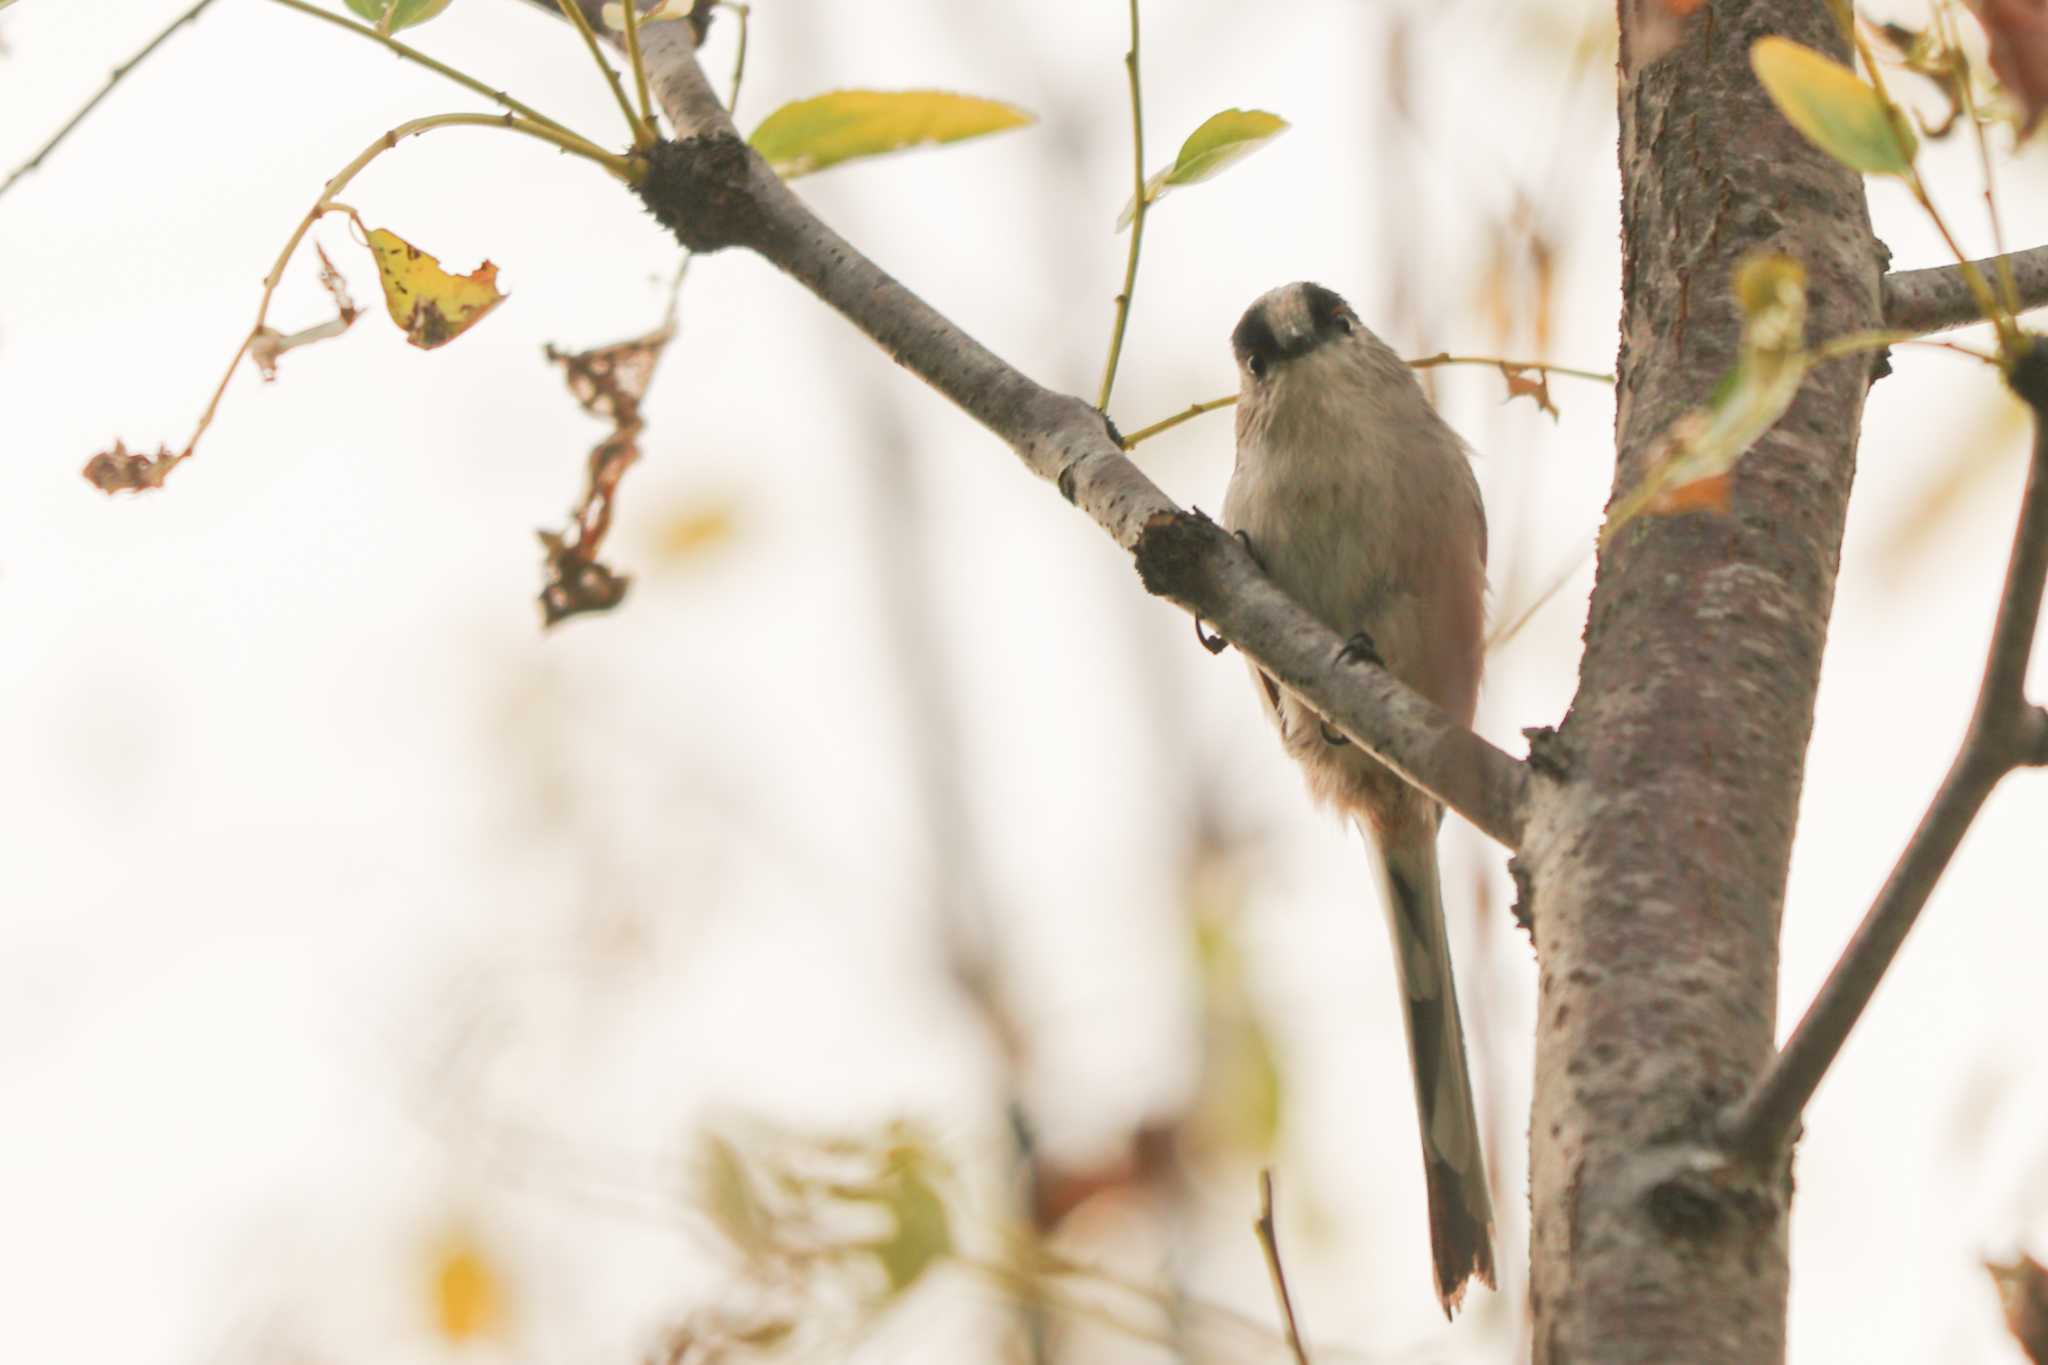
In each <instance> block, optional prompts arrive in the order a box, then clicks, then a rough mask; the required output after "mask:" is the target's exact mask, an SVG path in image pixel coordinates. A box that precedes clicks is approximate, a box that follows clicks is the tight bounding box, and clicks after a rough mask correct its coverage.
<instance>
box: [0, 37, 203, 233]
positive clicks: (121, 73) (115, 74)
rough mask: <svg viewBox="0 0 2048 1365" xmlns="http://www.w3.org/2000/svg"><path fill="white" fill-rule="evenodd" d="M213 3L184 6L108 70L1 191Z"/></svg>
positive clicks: (35, 164) (36, 163)
mask: <svg viewBox="0 0 2048 1365" xmlns="http://www.w3.org/2000/svg"><path fill="white" fill-rule="evenodd" d="M212 3H213V0H199V3H198V4H196V5H194V6H192V8H191V9H188V10H186V11H185V12H184V13H183V14H181V15H179V16H178V17H177V18H175V19H173V20H171V22H170V23H168V24H166V25H164V27H163V31H162V32H160V33H158V34H157V35H156V37H154V38H151V39H150V40H149V42H148V43H147V44H145V45H144V46H143V49H142V51H140V52H138V53H136V54H135V55H134V56H133V57H130V58H129V59H128V60H127V61H125V62H123V63H121V64H120V65H119V66H117V67H115V68H114V69H113V71H112V72H110V73H109V74H108V76H107V83H106V84H105V85H103V86H101V87H100V92H99V93H98V94H97V95H94V96H93V97H92V98H91V99H89V100H87V101H86V102H85V104H84V107H82V108H81V109H79V111H78V112H77V113H75V114H73V115H72V116H71V117H70V118H69V119H67V120H65V123H64V126H63V127H62V128H59V129H58V130H57V131H56V132H55V133H52V134H51V135H50V140H49V141H48V142H45V143H44V144H43V145H42V146H40V147H38V148H36V154H35V155H34V156H32V157H30V158H29V159H28V160H26V161H24V162H22V163H21V164H20V165H19V166H16V167H15V168H14V169H13V170H12V171H10V172H8V174H7V178H6V179H5V180H0V194H5V193H7V191H8V190H9V189H10V188H12V187H13V185H14V182H15V181H17V180H19V179H21V178H22V177H23V176H25V175H27V174H28V173H29V172H30V171H32V170H34V169H35V168H36V167H38V166H40V165H42V164H43V161H44V159H45V158H46V157H48V156H49V155H50V153H51V152H54V151H56V150H57V144H58V143H60V142H62V141H63V140H64V139H65V138H67V137H70V136H71V130H72V129H74V128H76V127H77V126H78V125H79V124H81V123H83V122H85V116H86V115H87V114H90V113H91V112H92V111H93V110H95V109H97V108H99V107H100V101H101V100H104V99H105V98H106V97H107V96H108V95H111V94H113V93H114V87H115V86H117V85H119V84H120V83H121V81H122V79H123V78H124V77H125V76H127V74H128V73H129V72H130V71H133V70H134V69H135V68H136V67H138V66H140V65H141V64H142V63H143V62H144V61H145V60H147V59H148V57H149V54H150V53H152V52H154V51H156V50H157V49H158V48H159V47H161V46H163V42H164V39H166V38H168V37H170V36H171V35H172V34H173V33H176V32H177V31H178V30H179V29H181V28H183V27H184V26H185V25H187V24H189V23H191V22H192V21H193V20H194V19H197V18H198V17H199V16H200V15H201V14H202V13H203V12H204V11H205V10H206V8H207V6H209V5H211V4H212Z"/></svg>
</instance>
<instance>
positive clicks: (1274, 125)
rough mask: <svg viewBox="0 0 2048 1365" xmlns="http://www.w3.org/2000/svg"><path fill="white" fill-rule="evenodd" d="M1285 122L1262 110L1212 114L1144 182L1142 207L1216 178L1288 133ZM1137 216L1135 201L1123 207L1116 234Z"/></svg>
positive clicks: (1228, 110) (1226, 111)
mask: <svg viewBox="0 0 2048 1365" xmlns="http://www.w3.org/2000/svg"><path fill="white" fill-rule="evenodd" d="M1287 128H1288V123H1287V120H1286V119H1284V118H1281V117H1280V116H1279V115H1278V114H1269V113H1267V112H1266V111H1265V110H1263V109H1225V110H1224V111H1223V112H1222V113H1220V114H1214V115H1211V116H1210V117H1209V119H1208V120H1207V121H1206V122H1204V123H1203V124H1202V126H1201V127H1199V128H1197V129H1195V131H1194V132H1192V133H1190V134H1188V140H1187V141H1186V142H1183V143H1181V145H1180V155H1179V156H1177V157H1175V158H1174V159H1173V164H1172V165H1171V166H1168V167H1167V168H1166V169H1165V170H1163V171H1161V172H1159V174H1157V175H1155V176H1153V177H1152V178H1151V179H1150V180H1147V181H1146V182H1145V203H1146V205H1147V206H1148V207H1149V206H1151V205H1153V204H1156V203H1158V202H1159V201H1160V200H1161V199H1163V198H1164V197H1165V196H1166V192H1167V191H1168V190H1171V189H1174V188H1176V187H1178V186H1181V185H1194V184H1199V183H1200V182H1202V181H1204V180H1207V179H1209V178H1210V177H1211V176H1213V175H1216V174H1219V173H1220V172H1221V171H1222V170H1223V168H1224V167H1226V166H1228V165H1230V164H1231V163H1232V162H1233V161H1237V160H1239V159H1240V158H1243V157H1247V156H1250V155H1251V154H1252V153H1253V152H1256V151H1257V150H1258V149H1259V148H1261V147H1263V146H1265V145H1266V144H1267V143H1268V142H1271V141H1272V140H1273V139H1274V138H1276V137H1278V136H1280V134H1282V133H1284V132H1286V131H1287ZM1137 215H1138V201H1137V200H1136V199H1135V198H1134V199H1132V200H1131V201H1130V202H1129V203H1127V204H1125V205H1124V211H1123V212H1122V213H1121V214H1119V215H1118V216H1117V220H1116V227H1117V231H1119V232H1121V231H1123V230H1124V229H1125V228H1127V227H1129V226H1130V224H1131V219H1133V218H1135V217H1137Z"/></svg>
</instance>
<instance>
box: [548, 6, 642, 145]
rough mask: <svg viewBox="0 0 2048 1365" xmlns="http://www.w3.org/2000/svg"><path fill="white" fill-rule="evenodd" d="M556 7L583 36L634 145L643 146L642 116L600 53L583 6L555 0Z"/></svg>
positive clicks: (617, 74)
mask: <svg viewBox="0 0 2048 1365" xmlns="http://www.w3.org/2000/svg"><path fill="white" fill-rule="evenodd" d="M555 7H556V8H557V9H559V10H561V11H562V13H563V15H564V16H565V17H567V19H568V20H569V22H570V23H572V24H574V25H575V26H576V31H577V32H578V33H580V34H582V35H583V45H584V46H585V47H587V48H589V49H590V60H592V61H593V62H596V63H597V69H598V70H599V71H602V72H604V79H605V83H606V84H608V85H610V86H611V88H612V98H613V99H615V100H617V101H618V102H619V112H620V113H622V114H624V115H625V116H626V127H628V128H630V129H631V130H632V132H633V145H634V146H636V147H638V146H641V145H642V143H641V138H642V135H643V133H644V129H643V128H642V126H641V123H640V116H639V115H638V114H636V113H634V112H633V103H632V101H631V100H628V99H627V98H626V88H625V87H624V86H622V85H620V84H619V73H618V72H616V71H614V70H612V64H611V63H610V62H608V61H606V60H605V59H604V53H602V52H600V51H598V47H597V35H596V34H595V33H592V32H591V31H590V20H589V19H587V18H585V17H584V15H583V6H582V5H581V4H580V3H578V0H555Z"/></svg>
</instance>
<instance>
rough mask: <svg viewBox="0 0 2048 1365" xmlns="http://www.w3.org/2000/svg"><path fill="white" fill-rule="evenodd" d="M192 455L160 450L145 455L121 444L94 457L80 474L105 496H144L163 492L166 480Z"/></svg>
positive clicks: (86, 463) (165, 447)
mask: <svg viewBox="0 0 2048 1365" xmlns="http://www.w3.org/2000/svg"><path fill="white" fill-rule="evenodd" d="M190 453H191V452H190V451H174V450H172V449H171V448H170V447H169V446H158V447H157V451H156V454H154V455H144V454H141V453H140V452H138V451H131V450H130V449H128V447H127V446H126V445H125V444H123V443H122V442H121V441H118V440H117V441H115V442H114V448H113V449H112V450H103V451H101V452H100V453H99V454H97V455H95V456H93V457H92V458H91V459H90V460H87V461H86V462H85V468H84V469H82V470H80V471H79V472H80V473H82V474H84V475H85V479H86V482H87V483H90V484H91V485H92V486H93V487H94V488H97V489H99V490H100V492H102V493H106V494H109V495H111V494H114V493H142V492H146V491H148V490H149V489H152V488H162V487H163V486H164V480H165V479H167V478H169V477H170V473H171V471H172V470H173V469H176V468H177V467H178V462H179V461H181V460H183V459H184V458H185V456H186V455H188V454H190Z"/></svg>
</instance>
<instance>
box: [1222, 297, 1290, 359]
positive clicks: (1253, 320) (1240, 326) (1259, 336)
mask: <svg viewBox="0 0 2048 1365" xmlns="http://www.w3.org/2000/svg"><path fill="white" fill-rule="evenodd" d="M1230 345H1231V347H1232V349H1234V350H1235V351H1236V352H1237V353H1238V354H1239V355H1262V354H1263V355H1271V354H1272V353H1273V352H1274V351H1276V350H1278V349H1280V339H1279V338H1278V337H1276V336H1274V335H1273V324H1272V323H1270V322H1268V321H1267V320H1266V315H1265V314H1264V313H1263V312H1261V311H1259V310H1258V309H1257V308H1256V307H1254V308H1251V309H1247V310H1246V311H1245V315H1244V316H1243V317H1242V318H1239V319H1238V323H1237V330H1236V331H1234V332H1232V333H1231V334H1230Z"/></svg>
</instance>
